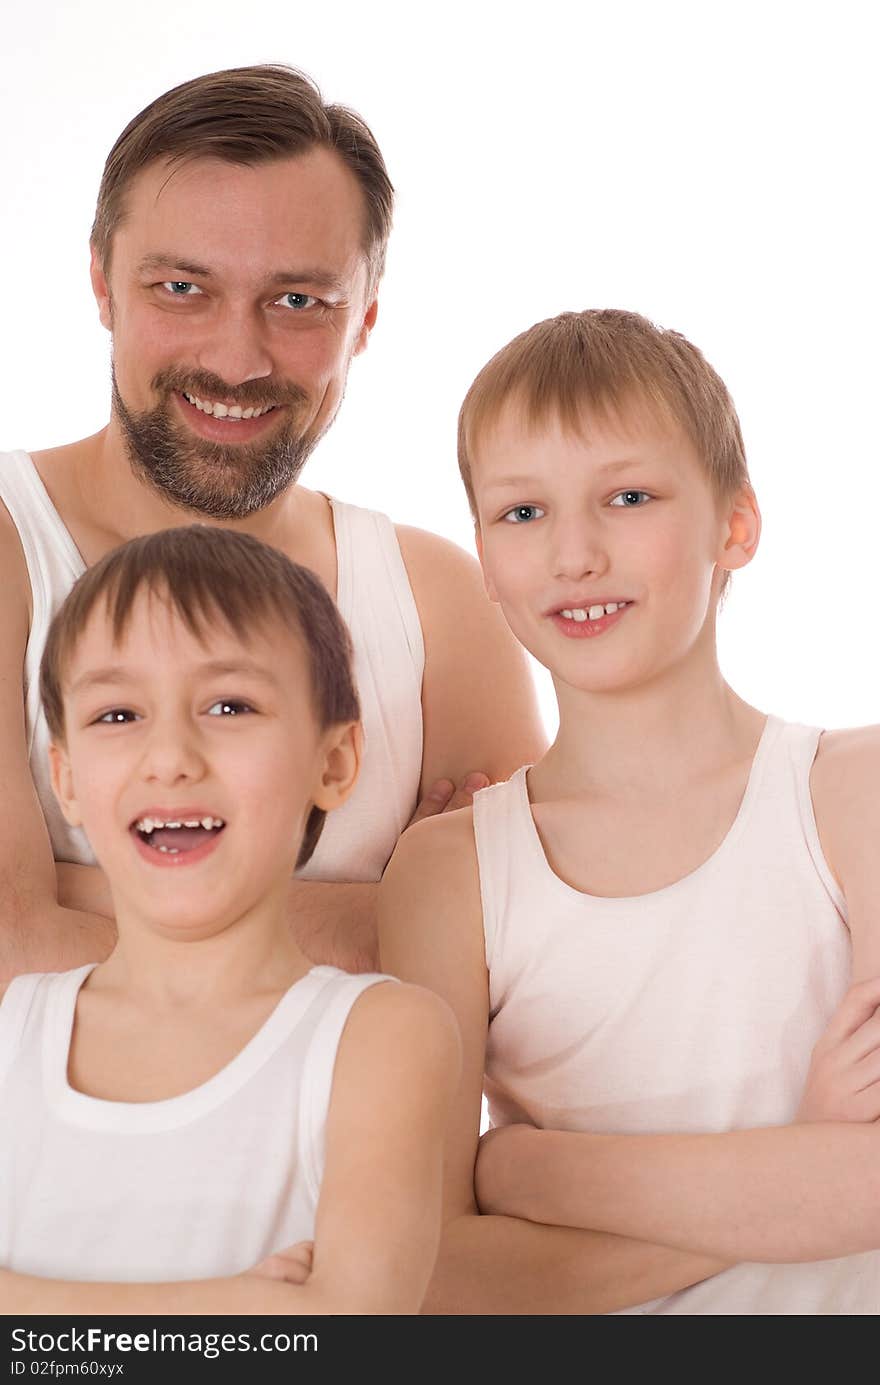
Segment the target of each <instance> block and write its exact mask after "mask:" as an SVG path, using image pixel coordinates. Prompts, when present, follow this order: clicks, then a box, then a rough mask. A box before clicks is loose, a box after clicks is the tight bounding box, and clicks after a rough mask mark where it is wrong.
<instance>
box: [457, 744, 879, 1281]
mask: <svg viewBox="0 0 880 1385" xmlns="http://www.w3.org/2000/svg"><path fill="white" fill-rule="evenodd" d="M878 775H880V729H878V728H876V727H866V728H862V729H859V730H855V731H842V732H830V733H828V734H826V735H825V736H824V737H823V738H822V741H821V742H820V747H819V753H818V755H817V757H816V761H815V763H814V766H813V771H812V775H811V792H812V798H813V805H814V809H815V814H816V821H817V826H818V829H819V836H820V841H821V844H822V848H823V851H824V854H825V857H826V859H827V862H828V864H829V866H830V868H831V871H832V873H833V874H834V876H835V877H836V879H837V881H838V883H839V885H840V888H841V890H842V892H843V894H844V897H845V899H846V903H847V912H848V921H849V927H850V932H851V936H852V945H853V977H854V978H855V980H856V982H857V985H856V986H855V987H854V988H853V991H852V992H851V993H850V995H849V996H848V997H847V998H846V999H845V1001H844V1003H843V1005H841V1007H840V1011H839V1012H838V1014H837V1015H836V1016H835V1017H834V1019H833V1020H832V1022H831V1024H830V1026H829V1028H828V1030H827V1032H826V1034H825V1036H823V1039H822V1040H820V1042H819V1044H818V1045H817V1046H816V1050H815V1052H814V1057H813V1064H812V1066H811V1071H810V1078H809V1082H808V1092H807V1097H806V1098H805V1100H804V1101H803V1102H802V1104H801V1112H800V1115H799V1121H800V1122H801V1123H799V1124H796V1125H793V1126H787V1127H777V1128H773V1129H763V1130H740V1131H732V1132H729V1133H726V1134H721V1135H690V1136H679V1135H662V1136H656V1135H653V1136H652V1135H649V1136H619V1137H618V1136H594V1135H581V1134H577V1133H560V1132H555V1131H537V1130H530V1129H527V1128H526V1127H518V1128H516V1129H511V1130H507V1131H501V1132H499V1133H498V1135H497V1136H493V1137H492V1138H490V1139H489V1140H487V1141H486V1143H485V1145H484V1148H483V1149H482V1151H481V1157H480V1161H479V1165H478V1173H477V1183H478V1191H479V1195H480V1204H481V1206H484V1207H486V1208H487V1209H491V1210H494V1211H496V1212H497V1211H504V1212H506V1213H509V1214H511V1215H518V1216H525V1217H530V1218H534V1219H535V1220H537V1221H541V1222H548V1223H556V1222H563V1223H565V1224H566V1225H574V1226H590V1227H600V1228H605V1229H608V1230H612V1231H618V1232H620V1233H622V1234H628V1235H640V1236H648V1237H656V1238H657V1239H659V1240H662V1241H664V1242H665V1243H667V1244H670V1245H677V1246H680V1247H682V1248H685V1249H690V1250H697V1251H702V1252H704V1253H708V1254H718V1255H721V1256H725V1257H730V1258H731V1259H739V1260H766V1261H782V1262H787V1261H798V1260H814V1259H825V1258H833V1257H836V1256H840V1255H849V1254H856V1253H858V1252H860V1251H865V1250H874V1249H878V1248H880V1124H878V1123H877V1114H878V1113H877V1101H878V1097H877V1084H878V1082H880V1058H878V1041H880V1018H878V1017H875V1016H877V1014H878V1012H877V1007H878V1006H880V981H878V979H877V978H878V977H880V926H878V924H877V918H878V914H880V856H878V853H877V849H876V844H877V840H878V835H880V796H878V794H877V790H876V785H877V781H878ZM866 978H871V979H866ZM823 1114H825V1115H826V1116H827V1120H826V1121H825V1122H824V1123H820V1124H815V1123H810V1124H804V1123H803V1122H807V1121H809V1122H815V1121H816V1119H817V1116H821V1115H823ZM840 1118H846V1121H847V1123H846V1124H842V1123H840ZM853 1122H858V1123H853ZM862 1122H864V1123H862Z"/></svg>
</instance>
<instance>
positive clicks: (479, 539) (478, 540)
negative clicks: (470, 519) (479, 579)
mask: <svg viewBox="0 0 880 1385" xmlns="http://www.w3.org/2000/svg"><path fill="white" fill-rule="evenodd" d="M474 542H475V544H476V546H477V557H478V558H479V560H480V567H481V568H482V569H483V586H484V587H485V588H486V595H487V596H488V598H489V600H490V601H495V602H497V600H498V593H497V591H496V590H495V584H494V582H493V581H492V578H491V577H490V576H489V574H488V572H487V571H486V564H485V562H484V561H483V531H482V529H481V528H480V521H479V520H476V521H475V522H474Z"/></svg>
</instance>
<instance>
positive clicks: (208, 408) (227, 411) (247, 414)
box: [183, 390, 276, 420]
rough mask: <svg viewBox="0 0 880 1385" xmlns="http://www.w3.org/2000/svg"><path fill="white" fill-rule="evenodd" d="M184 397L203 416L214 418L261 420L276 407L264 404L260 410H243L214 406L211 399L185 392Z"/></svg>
mask: <svg viewBox="0 0 880 1385" xmlns="http://www.w3.org/2000/svg"><path fill="white" fill-rule="evenodd" d="M183 397H184V399H185V400H186V401H187V403H189V404H193V405H195V407H196V408H197V409H201V411H202V413H203V414H210V416H211V417H212V418H232V419H236V420H238V419H240V418H260V417H262V415H263V414H267V413H268V412H269V410H270V409H274V408H275V407H276V406H275V405H274V404H263V405H262V406H261V407H260V408H259V409H243V408H242V407H241V405H240V404H212V402H211V401H210V399H207V400H206V399H199V398H198V397H197V396H196V395H194V394H187V393H186V391H185V390H184V394H183Z"/></svg>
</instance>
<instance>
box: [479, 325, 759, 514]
mask: <svg viewBox="0 0 880 1385" xmlns="http://www.w3.org/2000/svg"><path fill="white" fill-rule="evenodd" d="M510 406H513V407H514V408H519V409H520V410H521V413H522V417H523V422H524V423H525V424H526V426H527V427H530V428H534V427H540V426H542V425H546V424H547V423H549V422H558V423H560V424H561V425H562V427H563V428H564V429H565V430H566V431H570V432H572V433H574V434H577V435H581V436H582V435H583V434H584V432H585V430H586V429H587V427H588V424H589V420H590V418H591V417H592V418H596V417H598V418H601V419H603V420H608V419H611V420H613V421H620V420H621V419H624V418H625V417H626V416H627V415H628V414H630V413H631V412H632V411H633V409H638V410H645V409H647V410H648V411H649V413H650V414H651V415H653V417H654V418H655V419H656V420H657V421H658V422H659V423H660V424H661V425H662V426H666V427H668V426H670V425H678V426H679V427H680V428H682V430H683V431H684V432H685V433H686V435H687V436H688V437H689V438H690V440H691V442H692V443H693V444H694V446H695V448H696V450H697V452H698V454H699V456H700V458H701V460H702V461H703V463H704V465H705V467H706V470H707V472H708V474H709V479H710V481H711V483H712V485H713V486H714V487H715V488H716V490H717V491H719V492H721V493H724V494H726V493H729V492H730V491H733V490H735V489H736V488H737V487H738V486H740V485H747V484H748V471H747V468H746V462H745V451H744V448H743V443H742V436H741V434H740V429H739V422H738V420H737V417H736V412H735V410H734V407H733V402H732V400H731V398H730V395H729V394H728V392H727V389H726V387H725V386H724V383H723V382H722V380H721V379H720V378H719V376H718V375H717V374H716V373H715V371H714V370H713V369H712V367H711V366H710V365H709V364H708V362H707V361H706V360H705V359H704V357H703V356H702V355H701V353H700V352H699V351H698V350H697V348H696V347H695V346H693V345H692V344H691V343H690V342H689V341H687V339H686V338H685V337H683V336H681V334H680V333H678V332H671V331H665V330H663V329H661V328H659V327H655V326H654V324H653V323H651V322H649V321H648V320H647V319H646V318H644V317H641V316H639V314H637V313H629V312H624V311H619V310H616V309H602V310H589V311H587V312H583V313H562V314H560V316H559V317H555V318H550V319H548V320H547V321H546V322H539V323H536V324H535V326H534V327H530V328H529V329H528V331H526V332H523V333H521V334H520V336H518V337H515V338H514V340H513V341H512V342H510V343H509V344H508V345H507V346H505V347H503V348H502V350H501V351H499V352H498V353H497V355H495V356H493V357H492V359H491V360H490V361H489V362H488V364H487V365H485V366H484V367H483V369H482V370H481V371H480V373H479V375H478V376H477V378H476V379H475V381H474V383H473V385H472V386H471V388H470V390H469V391H468V393H467V395H466V397H465V400H464V403H463V404H462V408H461V413H460V415H459V429H458V457H459V468H460V470H461V475H462V480H463V481H464V484H465V489H466V490H467V493H468V499H469V501H470V505H471V510H472V513H473V514H474V517H476V514H477V509H476V502H475V498H474V491H473V478H472V463H473V458H474V455H475V452H476V450H477V449H478V447H479V441H480V439H481V438H482V437H485V435H486V433H487V432H488V431H489V430H490V429H491V428H492V426H493V425H494V424H496V423H497V422H498V419H499V417H500V416H501V414H502V412H503V411H504V409H505V408H508V407H510Z"/></svg>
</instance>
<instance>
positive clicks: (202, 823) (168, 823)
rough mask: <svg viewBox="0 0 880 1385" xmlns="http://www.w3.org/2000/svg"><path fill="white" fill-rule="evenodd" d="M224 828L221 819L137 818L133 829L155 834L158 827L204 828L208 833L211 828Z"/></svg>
mask: <svg viewBox="0 0 880 1385" xmlns="http://www.w3.org/2000/svg"><path fill="white" fill-rule="evenodd" d="M223 826H225V824H224V821H223V819H222V818H212V817H204V818H173V819H172V818H169V819H167V820H165V819H163V818H138V820H137V822H136V823H135V828H136V830H137V831H138V832H147V833H149V832H155V831H156V829H157V828H158V827H171V828H177V827H204V829H205V831H206V832H209V831H210V830H211V828H212V827H223Z"/></svg>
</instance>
